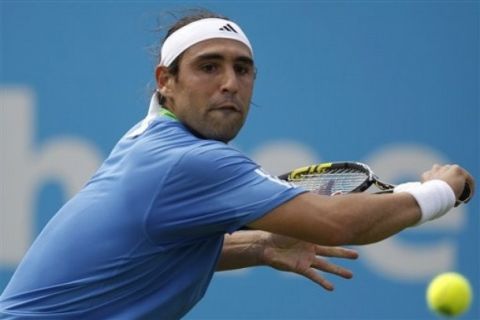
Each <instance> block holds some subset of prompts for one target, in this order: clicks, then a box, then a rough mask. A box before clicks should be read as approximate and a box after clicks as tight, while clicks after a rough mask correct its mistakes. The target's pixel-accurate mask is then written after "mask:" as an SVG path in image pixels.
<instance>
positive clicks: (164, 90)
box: [155, 66, 174, 98]
mask: <svg viewBox="0 0 480 320" xmlns="http://www.w3.org/2000/svg"><path fill="white" fill-rule="evenodd" d="M155 78H156V79H157V90H158V91H159V92H160V94H161V95H162V96H164V97H165V98H166V97H168V96H169V95H170V94H171V90H172V83H173V81H174V76H173V75H172V74H171V73H170V72H168V68H167V67H165V66H157V68H156V69H155Z"/></svg>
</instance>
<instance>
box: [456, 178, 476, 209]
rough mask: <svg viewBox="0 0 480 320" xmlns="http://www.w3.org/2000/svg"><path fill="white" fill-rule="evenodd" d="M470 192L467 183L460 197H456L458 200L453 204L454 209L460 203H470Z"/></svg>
mask: <svg viewBox="0 0 480 320" xmlns="http://www.w3.org/2000/svg"><path fill="white" fill-rule="evenodd" d="M471 192H472V190H471V189H470V186H469V185H468V183H465V187H463V191H462V194H461V195H460V197H458V200H457V201H456V202H455V207H458V206H459V205H461V204H462V203H467V202H468V201H470V193H471Z"/></svg>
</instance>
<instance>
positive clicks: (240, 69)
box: [235, 65, 252, 75]
mask: <svg viewBox="0 0 480 320" xmlns="http://www.w3.org/2000/svg"><path fill="white" fill-rule="evenodd" d="M235 72H236V73H238V74H240V75H248V74H250V73H251V72H252V68H251V67H250V66H244V65H237V66H235Z"/></svg>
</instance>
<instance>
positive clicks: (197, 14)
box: [157, 9, 229, 105]
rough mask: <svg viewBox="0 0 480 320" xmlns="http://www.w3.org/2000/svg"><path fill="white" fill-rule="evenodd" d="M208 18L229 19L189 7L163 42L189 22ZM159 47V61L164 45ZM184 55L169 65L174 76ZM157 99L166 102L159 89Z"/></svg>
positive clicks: (159, 101) (170, 29) (161, 102)
mask: <svg viewBox="0 0 480 320" xmlns="http://www.w3.org/2000/svg"><path fill="white" fill-rule="evenodd" d="M170 15H171V16H173V17H176V15H175V14H174V13H170ZM207 18H220V19H227V20H229V19H228V18H227V17H224V16H221V15H219V14H216V13H214V12H211V11H209V10H207V9H189V10H187V11H185V12H184V13H183V16H182V17H181V18H177V21H176V22H175V23H174V24H173V25H172V26H171V27H170V28H169V29H168V31H167V33H166V35H165V37H164V38H163V40H162V44H163V43H165V40H167V38H168V37H169V36H170V35H171V34H172V33H174V32H175V31H177V30H178V29H180V28H182V27H184V26H186V25H187V24H190V23H192V22H195V21H197V20H201V19H207ZM159 48H160V50H159V53H158V60H157V61H158V62H160V61H161V60H162V53H161V48H162V46H159ZM182 56H183V53H181V54H180V55H179V56H178V57H177V58H175V60H173V61H172V63H171V64H170V66H168V72H169V73H170V74H172V75H174V76H177V75H178V71H179V68H180V61H181V59H182ZM157 99H158V103H159V104H160V105H162V104H163V103H164V102H165V97H163V96H162V95H161V94H160V92H158V91H157Z"/></svg>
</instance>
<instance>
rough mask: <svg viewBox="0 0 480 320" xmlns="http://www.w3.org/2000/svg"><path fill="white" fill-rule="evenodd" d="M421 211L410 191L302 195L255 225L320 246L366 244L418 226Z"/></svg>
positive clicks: (256, 227) (254, 224)
mask: <svg viewBox="0 0 480 320" xmlns="http://www.w3.org/2000/svg"><path fill="white" fill-rule="evenodd" d="M420 216H421V213H420V208H419V207H418V205H417V203H416V201H415V199H414V198H413V197H412V196H410V195H408V194H406V193H399V194H387V195H368V194H348V195H340V196H334V197H328V196H319V195H315V194H312V193H306V194H302V195H300V196H298V197H296V198H294V199H292V200H290V201H289V202H287V203H285V204H283V205H282V206H280V207H278V208H276V209H275V210H273V211H272V212H271V213H269V214H267V215H266V216H264V217H263V218H261V219H259V220H257V221H255V222H254V223H252V224H251V227H252V228H255V229H260V230H266V231H269V232H274V233H278V234H283V235H287V236H290V237H295V238H298V239H302V240H305V241H309V242H313V243H317V244H320V245H335V246H336V245H348V244H366V243H373V242H377V241H380V240H382V239H385V238H387V237H389V236H391V235H393V234H396V233H397V232H399V231H401V230H403V229H404V228H406V227H409V226H411V225H414V224H415V223H416V222H417V221H418V220H419V219H420Z"/></svg>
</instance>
